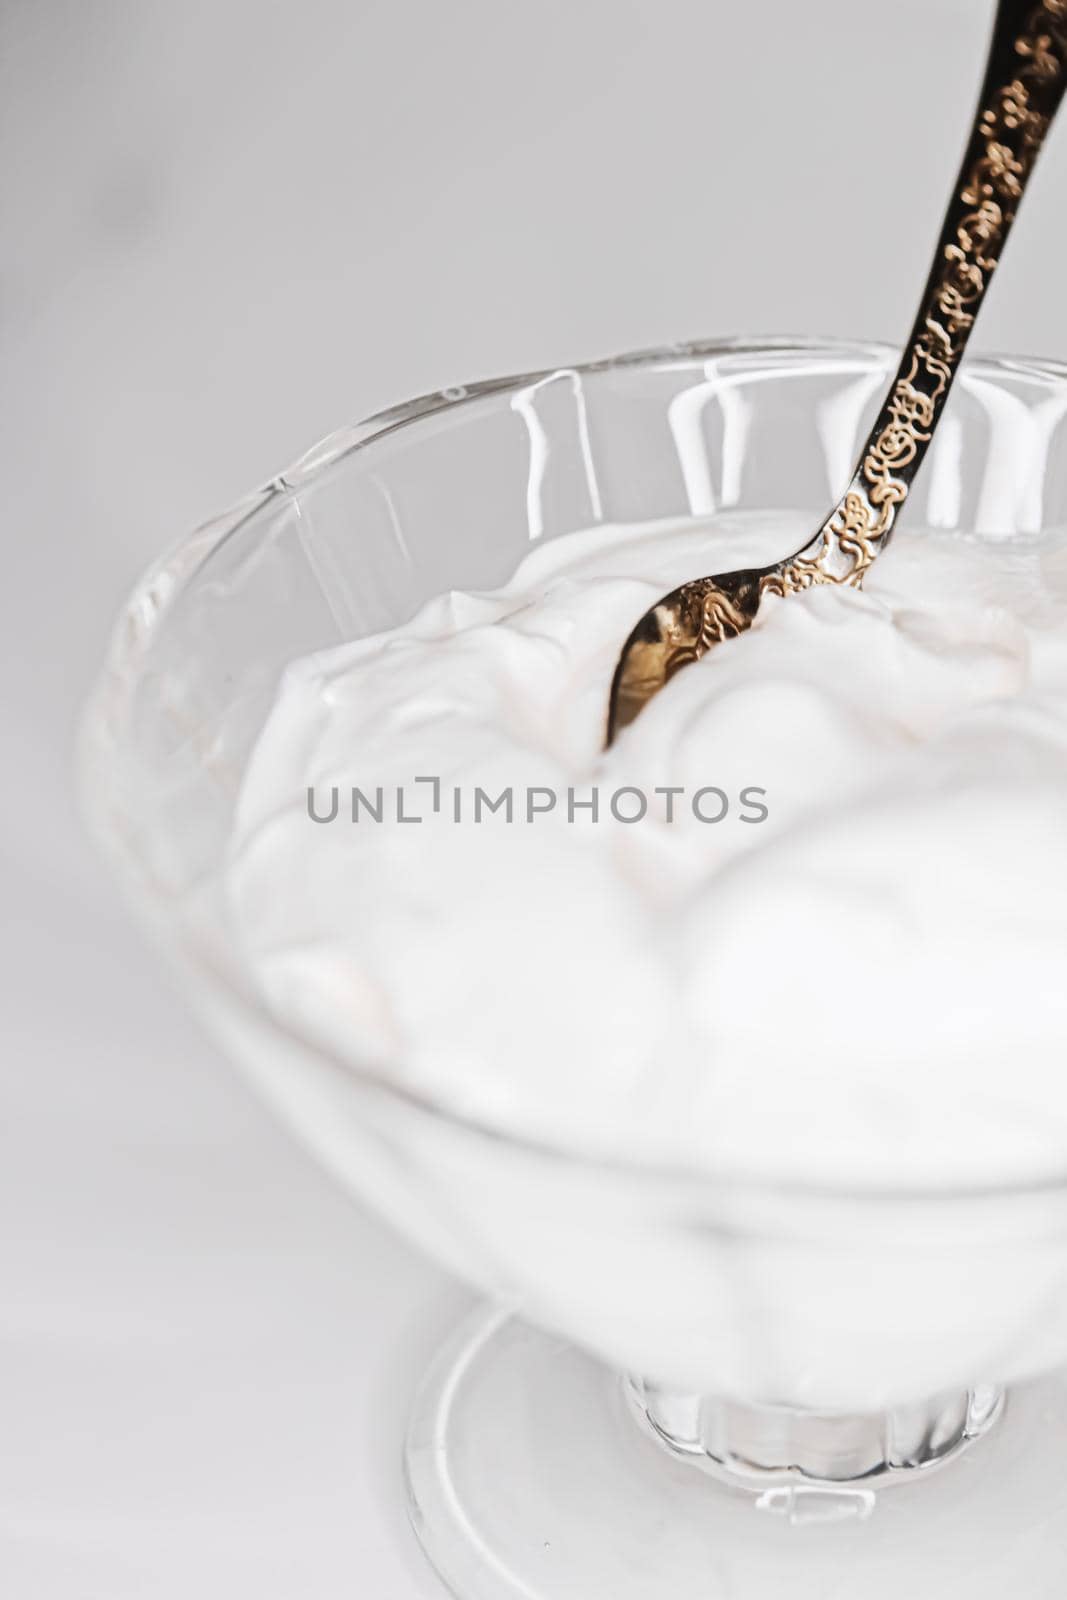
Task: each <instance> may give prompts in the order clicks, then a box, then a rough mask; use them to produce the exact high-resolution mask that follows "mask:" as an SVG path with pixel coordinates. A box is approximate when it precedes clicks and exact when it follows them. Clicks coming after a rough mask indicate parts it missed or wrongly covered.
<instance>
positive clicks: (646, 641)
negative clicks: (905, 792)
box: [607, 0, 1067, 744]
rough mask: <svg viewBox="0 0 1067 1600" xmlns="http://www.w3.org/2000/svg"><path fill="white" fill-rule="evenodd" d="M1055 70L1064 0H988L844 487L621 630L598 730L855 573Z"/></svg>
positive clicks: (1033, 135)
mask: <svg viewBox="0 0 1067 1600" xmlns="http://www.w3.org/2000/svg"><path fill="white" fill-rule="evenodd" d="M1065 83H1067V0H1000V3H999V5H998V7H997V11H996V18H995V22H994V26H993V38H992V42H991V45H990V50H989V61H988V64H987V67H986V73H985V78H984V80H983V84H982V92H981V96H980V99H979V103H978V110H977V112H976V114H975V119H974V126H973V128H972V131H971V136H970V139H969V140H968V144H967V149H966V152H965V154H964V157H963V161H962V164H961V166H960V172H959V177H958V178H957V180H956V183H955V186H954V188H953V191H952V198H951V200H950V202H949V206H948V210H947V212H946V214H945V220H944V224H943V226H942V229H941V236H940V238H939V240H938V244H937V251H936V253H935V255H934V261H933V266H932V268H931V271H930V277H929V279H928V281H927V284H926V288H925V290H924V292H923V297H922V300H921V302H920V307H919V314H918V316H917V317H916V320H915V326H914V327H913V329H912V332H911V337H910V339H909V340H908V343H907V346H906V348H905V351H904V357H903V359H902V361H901V363H900V367H899V369H898V371H897V374H896V377H895V378H894V379H893V382H892V384H891V386H890V389H889V393H888V395H887V396H886V399H885V402H884V404H883V405H882V409H881V411H880V412H879V414H878V418H877V420H876V422H875V424H874V428H873V429H872V431H871V434H870V437H869V439H868V440H867V443H866V445H865V446H864V448H863V451H862V453H861V455H860V458H859V463H858V465H857V467H856V471H855V473H854V475H853V478H852V481H851V482H850V483H849V485H848V488H847V489H846V490H845V493H844V495H843V496H842V498H841V499H840V500H839V501H838V503H837V505H836V506H835V507H834V509H833V510H832V511H831V513H830V515H829V516H828V517H827V519H826V521H825V522H824V523H823V524H822V526H821V527H820V528H819V530H818V532H817V533H816V534H815V537H814V538H813V539H812V540H811V541H810V542H809V543H808V544H806V545H804V547H803V548H802V549H800V550H798V551H797V552H796V553H795V554H794V555H791V556H787V557H786V558H785V559H784V560H783V561H779V562H776V563H775V564H774V565H773V566H770V567H754V568H750V569H748V570H746V571H742V572H727V573H723V574H720V575H718V576H716V577H713V578H696V579H694V580H693V581H692V582H691V583H684V584H682V586H681V588H680V589H675V590H673V592H672V593H671V594H668V595H665V596H664V598H663V599H662V600H661V601H660V602H659V604H658V605H656V606H653V608H652V610H651V611H648V612H646V613H645V615H644V616H643V617H642V618H641V620H640V622H638V624H637V626H636V627H635V628H634V630H633V632H632V633H631V634H630V636H629V638H628V639H627V641H626V643H625V645H624V646H623V650H622V654H621V656H620V658H619V664H618V666H617V668H616V670H615V676H614V679H613V680H612V685H611V701H610V705H609V710H608V732H607V742H608V744H611V742H612V740H613V739H614V738H615V736H616V734H617V733H618V732H619V731H620V729H622V728H625V727H626V726H627V724H628V723H630V722H632V721H633V719H634V718H635V717H636V716H637V714H638V712H639V711H640V710H641V708H642V707H643V706H644V705H646V704H647V703H648V701H649V700H651V698H652V696H653V695H655V694H657V693H658V692H659V690H660V689H662V688H663V686H664V684H665V683H667V682H668V680H669V679H671V678H673V676H674V674H675V673H676V672H678V671H679V669H680V668H681V667H684V666H686V665H687V664H688V663H689V662H691V661H696V660H698V659H699V658H700V657H701V656H702V655H704V654H705V653H706V652H707V651H708V650H710V649H711V647H712V645H715V644H719V643H721V642H722V641H723V640H725V639H732V638H734V637H736V635H737V634H739V633H743V632H744V631H745V629H746V628H748V627H749V626H750V624H751V622H752V620H753V618H754V617H755V615H756V612H757V610H758V609H759V604H760V601H761V600H762V598H763V596H764V595H765V594H777V595H787V594H792V593H794V592H795V591H797V590H799V589H809V588H811V586H812V585H813V584H816V583H840V584H852V585H858V584H860V583H862V582H863V577H864V574H865V573H866V571H867V569H868V568H869V567H870V566H871V564H872V562H873V561H874V560H875V558H876V557H877V556H878V555H879V554H880V553H881V551H883V550H884V549H885V547H886V545H887V544H888V543H889V539H890V535H891V534H892V531H893V524H894V522H895V520H896V516H897V512H898V511H899V509H900V507H901V505H903V503H904V500H905V499H906V497H907V494H908V490H909V488H910V487H911V483H912V480H913V478H914V477H915V474H916V473H917V472H918V470H919V467H920V466H921V464H922V460H923V457H924V456H925V454H926V451H927V449H928V447H929V444H930V440H931V439H932V438H933V434H934V429H935V428H936V427H937V422H938V418H939V417H940V415H941V410H942V407H943V406H944V404H945V399H946V397H947V395H948V392H949V389H950V388H951V386H952V380H953V378H954V377H955V375H956V368H957V367H958V366H959V363H960V359H961V357H962V355H963V352H964V349H965V347H966V344H967V340H968V338H969V336H970V332H971V328H972V327H973V326H974V321H975V318H976V317H977V315H978V311H979V309H980V307H981V304H982V301H983V299H984V298H985V293H986V290H987V289H988V287H989V282H990V279H991V278H992V276H993V272H994V269H995V267H996V265H997V262H998V261H999V259H1000V255H1001V251H1002V250H1003V248H1004V243H1005V240H1006V239H1007V237H1008V233H1009V230H1010V229H1011V225H1012V223H1013V221H1014V220H1015V213H1016V210H1017V208H1018V205H1019V202H1020V200H1021V199H1022V196H1023V191H1024V189H1025V188H1026V183H1027V180H1028V178H1029V176H1030V173H1031V170H1032V169H1033V165H1034V162H1035V160H1036V159H1037V154H1038V151H1039V150H1040V149H1041V146H1042V143H1043V142H1044V138H1045V135H1046V133H1047V132H1048V129H1049V125H1050V123H1051V121H1052V118H1053V116H1054V114H1055V112H1056V108H1057V107H1058V105H1059V103H1060V99H1061V98H1062V95H1063V91H1064V86H1065Z"/></svg>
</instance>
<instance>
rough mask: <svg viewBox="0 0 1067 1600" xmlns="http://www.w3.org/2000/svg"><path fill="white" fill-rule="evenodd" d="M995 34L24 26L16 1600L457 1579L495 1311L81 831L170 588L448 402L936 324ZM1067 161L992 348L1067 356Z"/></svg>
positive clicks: (471, 4)
mask: <svg viewBox="0 0 1067 1600" xmlns="http://www.w3.org/2000/svg"><path fill="white" fill-rule="evenodd" d="M989 14H990V7H989V5H988V4H987V3H984V0H889V3H887V0H877V3H876V0H818V3H815V0H810V3H806V4H802V3H799V0H733V3H731V4H729V5H722V4H719V3H717V0H529V3H526V4H518V3H513V0H391V3H387V0H379V3H371V0H347V3H342V0H304V3H302V4H299V5H297V4H288V5H276V4H270V3H269V0H256V3H253V0H218V3H216V4H213V5H211V4H194V3H184V4H179V3H176V0H175V3H172V4H164V3H162V0H125V3H121V0H0V150H2V167H0V229H2V232H0V462H2V466H3V479H2V482H3V503H2V504H3V509H2V517H3V550H4V557H5V565H4V581H3V585H2V589H0V607H2V608H3V617H2V619H0V649H2V650H3V651H4V652H5V662H4V666H3V678H2V682H3V700H2V705H3V755H4V767H3V782H2V784H0V861H2V863H3V872H4V881H3V884H2V887H0V907H2V911H3V913H4V916H3V923H4V926H3V939H4V947H3V956H2V962H0V982H2V1014H0V1028H2V1039H0V1048H2V1073H3V1094H4V1106H3V1125H2V1135H3V1150H2V1153H0V1154H2V1165H0V1182H2V1186H3V1210H2V1230H3V1236H2V1249H3V1260H2V1263H0V1291H2V1297H0V1590H2V1593H3V1594H4V1596H5V1597H7V1596H11V1597H12V1600H60V1597H62V1600H68V1597H69V1600H74V1597H77V1600H83V1597H86V1600H88V1597H92V1600H98V1597H99V1600H126V1597H137V1600H171V1597H174V1600H177V1597H181V1600H187V1597H189V1596H194V1595H195V1596H198V1597H200V1596H208V1597H214V1596H216V1595H217V1596H226V1597H227V1600H229V1597H244V1596H248V1597H255V1600H282V1597H284V1600H294V1597H299V1600H334V1597H337V1600H340V1597H342V1596H344V1597H348V1596H360V1597H367V1600H394V1597H395V1600H409V1597H415V1596H432V1595H434V1594H437V1593H438V1592H439V1591H438V1588H437V1585H436V1582H435V1580H433V1579H432V1578H431V1577H430V1575H429V1574H428V1572H425V1571H424V1570H423V1566H422V1562H421V1556H420V1555H419V1552H418V1551H417V1549H416V1548H415V1546H414V1542H413V1539H412V1537H411V1536H410V1535H409V1534H408V1532H407V1529H406V1525H405V1521H404V1516H403V1509H402V1505H401V1491H400V1480H399V1475H398V1455H399V1446H400V1439H401V1434H402V1424H403V1412H404V1408H405V1405H406V1402H407V1398H408V1396H409V1394H410V1391H411V1388H412V1386H413V1384H414V1382H415V1380H416V1378H417V1375H418V1373H419V1372H420V1370H421V1368H422V1366H423V1365H424V1362H425V1360H426V1358H427V1356H428V1354H429V1352H430V1350H431V1349H432V1348H433V1346H434V1344H435V1342H436V1341H437V1339H438V1338H439V1336H440V1335H441V1334H442V1333H443V1332H444V1331H445V1329H446V1328H447V1327H448V1326H449V1325H450V1323H451V1322H452V1320H453V1318H454V1316H455V1314H456V1312H457V1310H458V1309H459V1308H460V1307H461V1306H462V1304H463V1301H464V1296H463V1293H462V1291H460V1290H459V1289H458V1288H456V1287H454V1286H450V1285H449V1284H447V1283H446V1282H445V1280H444V1279H443V1278H442V1277H441V1275H440V1274H439V1273H437V1272H436V1271H435V1269H434V1268H433V1267H431V1266H430V1265H428V1264H427V1263H425V1262H423V1261H421V1260H419V1259H418V1258H416V1257H415V1256H414V1255H413V1254H412V1253H411V1252H410V1251H409V1250H408V1249H407V1247H406V1246H405V1245H403V1244H402V1243H401V1242H399V1241H398V1240H397V1239H396V1238H394V1237H393V1236H391V1235H389V1234H386V1233H385V1232H384V1231H383V1230H382V1229H381V1228H380V1227H379V1225H378V1224H377V1223H376V1222H375V1221H373V1220H372V1219H371V1218H369V1217H368V1216H365V1215H363V1214H361V1212H360V1211H359V1210H358V1209H357V1208H356V1207H355V1206H354V1205H353V1204H352V1203H351V1202H350V1201H348V1200H346V1199H344V1198H343V1197H342V1196H340V1195H339V1194H338V1193H337V1192H335V1190H334V1189H333V1188H332V1187H331V1185H330V1184H329V1183H328V1182H327V1181H326V1180H325V1179H324V1178H323V1177H322V1176H320V1174H319V1173H318V1172H317V1171H316V1170H315V1169H314V1167H313V1166H312V1165H311V1164H310V1162H309V1161H308V1160H307V1159H306V1158H305V1156H304V1155H303V1154H302V1152H301V1151H299V1150H298V1149H296V1148H295V1147H294V1146H293V1145H292V1144H291V1143H290V1142H289V1140H288V1138H287V1137H286V1136H285V1134H284V1133H282V1132H281V1131H279V1130H277V1129H276V1128H275V1127H274V1126H273V1125H272V1123H271V1122H270V1121H269V1120H268V1118H267V1117H266V1115H265V1114H264V1113H263V1112H262V1111H261V1110H260V1108H259V1106H258V1105H257V1104H256V1103H255V1102H254V1101H253V1100H252V1098H251V1097H250V1096H249V1095H248V1094H247V1093H246V1091H245V1089H244V1088H243V1087H242V1086H241V1085H240V1084H239V1083H238V1081H237V1080H236V1079H235V1078H234V1077H233V1076H232V1075H231V1073H230V1070H229V1068H228V1067H227V1066H226V1064H225V1063H224V1062H223V1061H222V1060H221V1058H220V1057H219V1055H218V1054H217V1052H216V1051H215V1049H214V1048H213V1047H212V1046H211V1045H210V1044H209V1043H208V1042H207V1041H206V1040H205V1039H204V1038H203V1037H202V1036H201V1035H200V1034H199V1033H198V1031H197V1030H196V1028H195V1027H194V1026H193V1024H192V1023H191V1022H190V1021H189V1019H188V1018H187V1016H186V1014H185V1010H184V1008H183V1006H182V1003H181V1000H180V998H179V997H178V996H177V995H175V994H174V993H172V992H171V990H170V989H169V988H168V987H167V984H166V982H165V980H164V979H163V977H162V976H161V975H160V973H159V972H158V971H157V968H156V965H155V963H154V961H153V960H152V959H151V957H150V956H149V955H148V953H146V952H145V951H144V950H143V949H142V947H141V944H140V942H139V940H138V937H137V935H136V933H135V931H134V930H133V929H131V927H130V926H129V925H128V923H127V920H126V918H125V915H124V913H123V911H122V909H121V908H120V907H119V906H118V905H117V903H116V902H115V900H114V898H113V895H112V892H111V888H110V885H109V884H108V883H107V882H106V880H105V878H104V875H103V873H102V871H101V869H100V868H99V867H98V865H97V864H96V862H95V860H94V859H93V857H92V855H91V853H90V852H89V850H88V847H87V845H86V844H85V842H84V840H83V837H82V834H81V831H80V825H79V822H78V819H77V812H76V806H75V803H74V800H73V796H72V788H71V766H70V746H71V739H72V732H73V728H74V724H75V719H76V715H77V712H78V708H79V704H80V702H81V700H82V698H83V695H84V693H85V690H86V688H87V685H88V682H89V680H90V678H91V675H92V673H93V671H94V670H95V667H96V665H97V663H98V660H99V657H100V654H101V651H102V648H103V643H104V638H105V635H106V631H107V628H108V626H109V623H110V620H111V618H112V616H113V615H114V613H115V612H116V610H117V608H118V606H119V604H120V602H121V600H122V598H123V596H124V594H125V592H126V591H127V590H128V589H129V587H130V586H131V584H132V583H133V581H134V580H135V578H136V577H137V575H138V572H139V570H140V569H141V568H142V567H143V566H144V565H145V564H146V563H147V562H148V561H149V560H150V559H151V558H152V557H153V556H154V555H155V554H156V553H157V552H158V551H159V550H160V549H161V548H162V547H164V546H165V545H167V544H169V543H171V542H173V540H174V539H175V538H176V537H177V536H178V535H179V534H181V533H182V532H184V531H185V530H186V529H187V528H188V527H190V526H191V525H192V524H193V523H195V522H197V521H199V520H201V519H203V518H204V517H205V516H206V515H208V514H209V513H211V512H214V511H215V510H217V509H219V508H220V507H221V506H222V505H224V504H225V503H226V502H227V501H228V500H230V499H232V498H234V497H236V496H237V495H238V494H240V493H242V492H244V491H245V490H246V489H248V488H250V487H251V486H253V485H254V484H255V483H257V482H258V481H260V480H262V479H264V478H266V477H268V476H269V475H271V474H272V473H273V472H274V471H275V470H277V469H279V468H281V467H282V466H283V465H284V464H285V463H286V462H287V461H288V460H289V459H291V458H292V457H294V456H295V455H296V454H297V453H298V452H299V451H300V450H301V449H302V448H303V447H304V446H306V445H307V444H309V443H310V442H311V441H312V440H314V439H315V438H316V437H317V436H318V435H320V434H322V433H323V432H325V431H327V430H328V429H330V428H332V427H334V426H336V425H338V424H339V423H341V422H342V421H345V420H347V419H350V418H354V417H358V416H360V415H362V414H365V413H367V412H369V411H373V410H376V409H378V408H380V407H381V406H383V405H386V404H388V403H391V402H393V401H396V400H400V399H402V398H404V397H405V396H407V395H409V394H412V393H417V392H420V391H423V390H427V389H433V388H437V387H440V386H443V385H445V384H447V383H451V382H456V381H462V380H464V379H470V378H475V377H481V376H485V375H488V374H491V373H494V372H504V371H509V370H515V369H521V368H524V367H531V366H532V367H540V366H547V365H550V364H552V363H555V362H557V361H571V360H577V359H581V358H586V357H593V356H599V355H605V354H609V353H611V352H614V351H617V350H622V349H626V348H629V347H634V346H642V345H648V344H654V343H659V342H665V341H668V340H674V339H679V338H685V337H688V336H695V335H700V334H705V335H711V334H720V333H744V332H774V331H777V332H798V333H817V332H823V333H841V334H854V335H858V336H866V337H884V338H889V339H893V338H900V337H902V336H903V334H904V333H905V332H906V330H907V326H908V324H909V322H910V318H911V312H912V308H913V301H914V299H915V296H916V294H917V291H918V288H919V285H920V281H921V279H922V278H923V277H924V275H925V267H926V256H927V252H928V250H929V249H930V247H931V245H932V242H933V239H934V237H935V235H936V232H937V228H938V223H939V217H940V211H941V207H942V202H943V199H944V196H945V192H946V187H947V184H948V181H949V179H950V177H951V175H952V173H953V171H954V169H955V164H956V159H957V156H958V151H959V146H960V143H961V138H962V130H963V127H964V123H965V119H966V118H967V117H968V116H969V113H970V108H971V103H972V99H973V94H974V89H975V82H976V77H977V73H978V68H979V63H980V60H981V57H982V55H983V53H984V33H985V28H986V23H987V20H988V17H989ZM1058 132H1059V137H1058V138H1057V139H1056V140H1055V141H1054V146H1053V148H1052V149H1051V150H1050V151H1049V152H1048V154H1047V155H1046V156H1045V157H1044V158H1043V165H1042V168H1041V169H1040V170H1039V173H1038V176H1037V179H1036V181H1035V184H1034V187H1033V192H1032V194H1031V196H1030V197H1028V200H1027V205H1026V207H1025V210H1024V214H1023V217H1022V220H1021V222H1020V224H1019V227H1018V230H1017V233H1016V237H1015V239H1014V241H1013V243H1012V245H1011V248H1010V250H1009V254H1008V258H1007V263H1006V265H1005V267H1004V269H1003V273H1002V277H1001V279H1000V281H999V282H998V284H997V286H996V288H995V290H994V291H993V298H992V301H991V303H990V305H989V307H988V309H987V311H986V313H984V315H983V323H982V328H981V331H980V334H979V336H978V338H977V339H976V344H978V345H980V346H982V347H984V348H987V349H988V348H996V349H1014V350H1017V351H1021V352H1025V353H1038V354H1044V355H1053V356H1059V357H1067V315H1065V307H1064V300H1063V291H1062V287H1060V288H1059V290H1057V284H1059V285H1062V282H1063V273H1064V254H1065V251H1064V244H1065V239H1064V222H1063V218H1064V211H1065V208H1064V197H1065V196H1067V126H1065V127H1062V128H1060V129H1059V130H1058ZM595 1600H601V1597H595ZM604 1600H608V1597H604Z"/></svg>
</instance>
